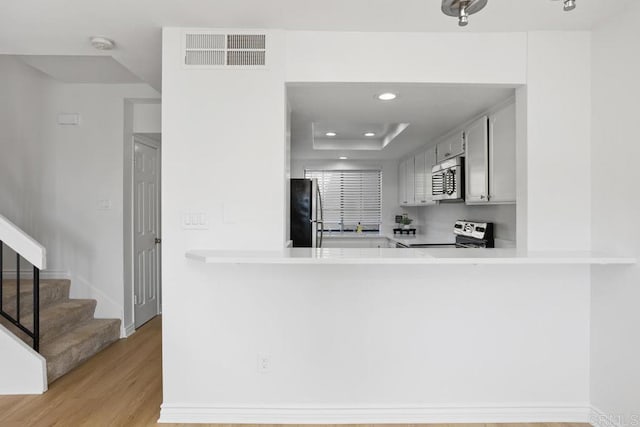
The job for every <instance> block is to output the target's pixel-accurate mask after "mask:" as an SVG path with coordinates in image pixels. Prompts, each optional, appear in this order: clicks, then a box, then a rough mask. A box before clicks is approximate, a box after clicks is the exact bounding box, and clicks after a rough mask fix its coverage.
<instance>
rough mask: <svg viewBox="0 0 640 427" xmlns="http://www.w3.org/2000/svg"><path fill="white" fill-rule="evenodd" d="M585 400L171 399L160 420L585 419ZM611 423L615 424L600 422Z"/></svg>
mask: <svg viewBox="0 0 640 427" xmlns="http://www.w3.org/2000/svg"><path fill="white" fill-rule="evenodd" d="M590 415H591V408H590V407H589V405H588V404H584V405H577V406H576V405H567V406H558V405H549V406H538V405H521V406H507V407H505V406H474V407H462V406H461V407H454V406H452V407H400V406H397V407H308V408H305V407H214V406H210V407H204V406H196V405H188V404H184V405H167V404H163V405H162V409H161V410H160V419H159V420H158V422H159V423H211V424H400V423H403V424H423V423H424V424H431V423H446V424H453V423H536V422H537V423H542V422H572V423H587V422H589V417H590ZM598 427H612V426H598Z"/></svg>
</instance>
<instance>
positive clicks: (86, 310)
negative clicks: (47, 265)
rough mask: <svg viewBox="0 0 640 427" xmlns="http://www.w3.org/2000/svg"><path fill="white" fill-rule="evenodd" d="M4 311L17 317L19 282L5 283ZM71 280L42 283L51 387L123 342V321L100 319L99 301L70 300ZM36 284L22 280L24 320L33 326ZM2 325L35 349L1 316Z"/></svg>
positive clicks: (44, 343)
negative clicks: (85, 363)
mask: <svg viewBox="0 0 640 427" xmlns="http://www.w3.org/2000/svg"><path fill="white" fill-rule="evenodd" d="M2 282H3V283H2V298H3V301H2V307H4V310H5V311H6V312H7V313H9V314H10V315H11V316H12V317H14V318H15V317H16V308H17V305H16V296H17V295H16V280H9V279H4V280H3V281H2ZM69 287H70V281H69V280H40V354H41V355H42V356H43V357H44V358H45V359H46V360H47V379H48V381H49V383H51V382H52V381H55V380H56V379H58V378H60V377H61V376H62V375H64V374H66V373H67V372H69V371H70V370H72V369H73V368H75V367H76V366H78V365H80V364H82V363H83V362H84V361H85V360H87V359H89V358H90V357H91V356H93V355H95V354H96V353H98V352H99V351H101V350H102V349H104V348H105V347H107V346H109V345H110V344H112V343H113V342H115V341H117V340H118V339H119V338H120V320H119V319H96V318H94V317H93V316H94V311H95V308H96V301H95V300H85V299H69ZM32 313H33V282H32V281H31V280H30V279H26V278H22V279H21V280H20V319H21V321H22V323H23V325H24V326H25V327H27V328H28V329H31V328H32V326H33V316H32ZM0 323H1V324H2V325H3V326H5V327H6V328H7V329H9V330H10V331H11V332H13V333H14V334H15V335H16V336H18V337H19V338H20V339H22V340H23V341H24V342H25V343H27V344H28V345H32V339H31V337H29V336H28V335H27V334H25V333H24V332H22V331H21V330H20V329H18V328H17V327H15V326H14V325H13V324H11V322H9V321H8V320H6V319H5V318H3V317H1V316H0Z"/></svg>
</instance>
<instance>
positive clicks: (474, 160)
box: [464, 116, 489, 204]
mask: <svg viewBox="0 0 640 427" xmlns="http://www.w3.org/2000/svg"><path fill="white" fill-rule="evenodd" d="M464 136H465V139H466V148H467V152H466V159H465V193H466V195H465V201H466V202H467V203H468V204H471V203H485V202H487V201H488V200H489V175H488V171H489V121H488V118H487V116H482V117H481V118H480V119H478V120H476V121H475V122H473V123H472V124H471V125H469V127H468V128H467V129H466V130H465V132H464Z"/></svg>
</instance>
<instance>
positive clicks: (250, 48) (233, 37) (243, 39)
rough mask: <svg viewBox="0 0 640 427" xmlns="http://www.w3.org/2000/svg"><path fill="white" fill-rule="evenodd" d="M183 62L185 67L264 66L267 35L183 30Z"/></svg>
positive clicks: (265, 63)
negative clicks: (186, 31)
mask: <svg viewBox="0 0 640 427" xmlns="http://www.w3.org/2000/svg"><path fill="white" fill-rule="evenodd" d="M184 65H185V66H187V67H189V68H192V67H193V68H264V67H265V66H266V65H267V36H266V34H219V33H216V34H214V33H189V34H185V37H184Z"/></svg>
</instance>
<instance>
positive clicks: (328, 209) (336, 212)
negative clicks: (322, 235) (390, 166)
mask: <svg viewBox="0 0 640 427" xmlns="http://www.w3.org/2000/svg"><path fill="white" fill-rule="evenodd" d="M304 176H305V178H307V179H317V180H318V188H319V190H320V195H321V196H322V207H323V218H324V229H325V231H341V230H342V231H355V229H356V226H357V225H358V223H360V225H362V227H363V229H364V231H380V222H381V217H382V215H381V209H382V208H381V206H382V204H381V198H382V197H381V193H382V191H381V190H382V172H381V171H380V170H305V171H304Z"/></svg>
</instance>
